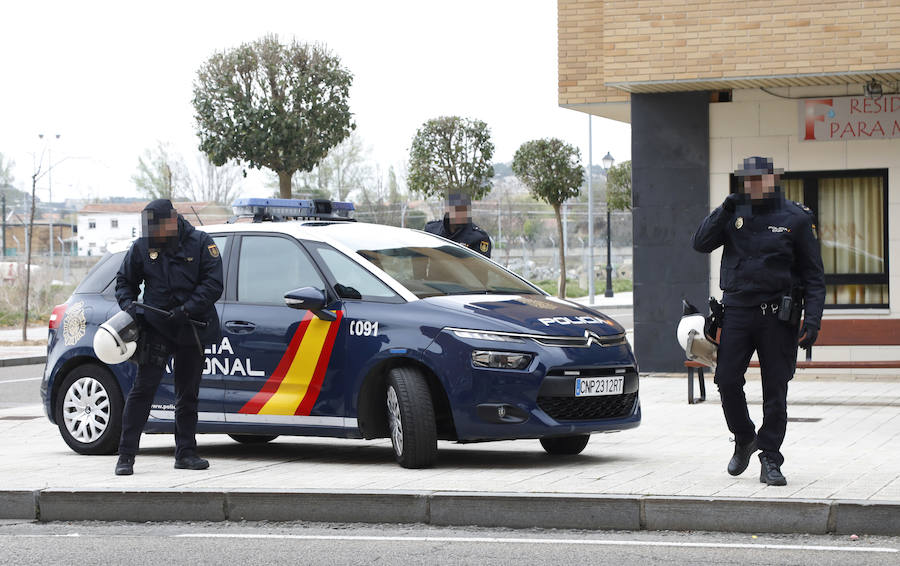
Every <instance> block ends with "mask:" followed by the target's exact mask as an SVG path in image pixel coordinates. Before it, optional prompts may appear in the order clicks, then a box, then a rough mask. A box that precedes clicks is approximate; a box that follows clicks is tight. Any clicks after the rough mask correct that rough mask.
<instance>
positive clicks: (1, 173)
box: [0, 153, 16, 187]
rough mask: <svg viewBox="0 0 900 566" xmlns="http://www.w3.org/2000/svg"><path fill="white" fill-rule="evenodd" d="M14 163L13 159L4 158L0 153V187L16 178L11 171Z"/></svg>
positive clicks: (11, 182) (9, 183) (10, 183)
mask: <svg viewBox="0 0 900 566" xmlns="http://www.w3.org/2000/svg"><path fill="white" fill-rule="evenodd" d="M15 165H16V162H15V161H13V160H12V159H5V158H4V157H3V154H2V153H0V187H5V186H7V185H12V184H13V181H15V180H16V179H15V176H14V175H13V172H12V169H13V167H15Z"/></svg>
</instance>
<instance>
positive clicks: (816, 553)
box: [0, 521, 900, 566]
mask: <svg viewBox="0 0 900 566" xmlns="http://www.w3.org/2000/svg"><path fill="white" fill-rule="evenodd" d="M0 549H2V558H0V561H2V562H3V563H6V564H19V565H28V564H39V565H41V566H46V565H47V564H78V563H87V564H126V563H127V564H134V565H137V564H162V563H173V564H197V565H201V564H211V565H216V566H218V565H219V564H225V563H228V564H280V563H292V564H296V563H300V564H402V565H410V564H427V565H429V566H434V565H436V564H491V565H492V566H493V565H498V566H499V565H504V564H510V565H515V566H521V565H522V564H529V565H531V564H534V565H543V564H547V565H558V564H591V565H594V564H597V565H603V564H615V565H617V566H627V565H642V566H643V565H646V564H701V563H702V564H741V565H753V564H760V565H762V564H765V565H766V566H776V565H780V564H792V565H801V566H802V565H808V566H826V565H832V564H833V565H845V564H854V566H864V565H868V564H872V565H876V564H877V565H883V564H897V563H898V561H900V539H898V538H891V537H864V538H861V539H859V540H851V539H850V538H849V537H846V536H844V537H838V536H809V535H759V536H758V537H757V536H755V535H747V534H728V533H701V532H693V533H679V532H658V533H646V532H627V531H618V532H612V531H564V530H542V529H531V530H508V529H460V528H439V527H428V526H422V525H407V526H403V525H401V526H396V525H356V524H322V523H319V524H314V523H305V524H304V523H242V524H229V523H165V524H153V523H140V524H136V523H107V524H98V523H47V524H40V523H24V522H12V521H0Z"/></svg>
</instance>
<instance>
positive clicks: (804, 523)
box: [0, 488, 900, 536]
mask: <svg viewBox="0 0 900 566" xmlns="http://www.w3.org/2000/svg"><path fill="white" fill-rule="evenodd" d="M0 519H20V520H21V519H24V520H30V521H33V520H37V521H42V522H48V521H133V522H145V521H319V522H334V523H425V524H431V525H440V526H480V527H502V528H513V529H516V528H547V529H588V530H605V529H611V530H623V529H624V530H678V531H690V530H702V531H725V532H746V533H757V532H765V533H802V534H826V533H833V534H869V535H887V536H900V503H896V502H887V501H885V502H880V501H868V500H859V501H857V500H827V499H796V500H794V499H755V498H726V497H720V498H706V497H678V496H673V497H663V496H649V495H581V494H551V493H533V494H521V493H493V492H447V491H358V490H343V491H332V490H291V491H283V490H244V489H237V490H216V489H198V490H179V489H156V490H147V491H139V490H133V491H123V490H119V489H111V488H109V489H95V490H66V489H44V490H35V491H27V490H19V491H0Z"/></svg>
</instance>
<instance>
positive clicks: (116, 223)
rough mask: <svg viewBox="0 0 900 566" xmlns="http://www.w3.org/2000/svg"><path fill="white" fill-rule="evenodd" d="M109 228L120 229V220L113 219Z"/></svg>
mask: <svg viewBox="0 0 900 566" xmlns="http://www.w3.org/2000/svg"><path fill="white" fill-rule="evenodd" d="M109 227H110V228H118V227H119V219H118V218H113V219H112V220H110V221H109Z"/></svg>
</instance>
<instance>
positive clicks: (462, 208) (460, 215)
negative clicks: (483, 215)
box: [447, 205, 471, 226]
mask: <svg viewBox="0 0 900 566" xmlns="http://www.w3.org/2000/svg"><path fill="white" fill-rule="evenodd" d="M447 213H448V214H449V215H450V224H451V225H453V226H459V225H461V224H468V223H469V219H470V216H471V212H470V211H469V207H468V206H466V205H454V206H449V207H447Z"/></svg>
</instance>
